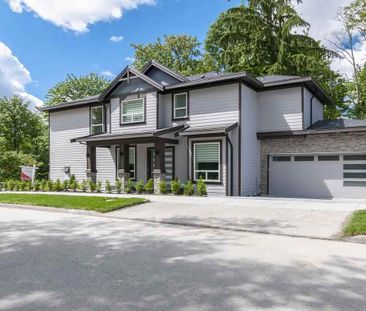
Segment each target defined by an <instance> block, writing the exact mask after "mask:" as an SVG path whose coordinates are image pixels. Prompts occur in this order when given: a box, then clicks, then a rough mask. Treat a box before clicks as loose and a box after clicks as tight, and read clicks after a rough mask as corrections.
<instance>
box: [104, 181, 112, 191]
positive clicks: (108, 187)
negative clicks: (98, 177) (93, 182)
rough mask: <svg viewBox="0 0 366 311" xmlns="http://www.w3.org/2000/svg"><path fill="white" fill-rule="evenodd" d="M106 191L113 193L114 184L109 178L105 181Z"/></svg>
mask: <svg viewBox="0 0 366 311" xmlns="http://www.w3.org/2000/svg"><path fill="white" fill-rule="evenodd" d="M105 191H107V192H108V193H112V186H111V183H110V182H109V180H106V182H105Z"/></svg>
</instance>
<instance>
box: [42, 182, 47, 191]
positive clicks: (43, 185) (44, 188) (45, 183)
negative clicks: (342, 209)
mask: <svg viewBox="0 0 366 311" xmlns="http://www.w3.org/2000/svg"><path fill="white" fill-rule="evenodd" d="M46 189H47V180H46V179H42V180H41V191H46Z"/></svg>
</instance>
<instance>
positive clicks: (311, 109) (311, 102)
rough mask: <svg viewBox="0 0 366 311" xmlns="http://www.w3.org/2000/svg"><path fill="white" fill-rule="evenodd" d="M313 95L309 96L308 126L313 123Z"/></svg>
mask: <svg viewBox="0 0 366 311" xmlns="http://www.w3.org/2000/svg"><path fill="white" fill-rule="evenodd" d="M314 97H315V95H313V96H312V97H311V98H310V126H312V125H313V99H314Z"/></svg>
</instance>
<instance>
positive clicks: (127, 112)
mask: <svg viewBox="0 0 366 311" xmlns="http://www.w3.org/2000/svg"><path fill="white" fill-rule="evenodd" d="M144 121H145V102H144V99H143V98H137V99H131V100H125V101H122V102H121V123H122V124H129V123H140V122H144Z"/></svg>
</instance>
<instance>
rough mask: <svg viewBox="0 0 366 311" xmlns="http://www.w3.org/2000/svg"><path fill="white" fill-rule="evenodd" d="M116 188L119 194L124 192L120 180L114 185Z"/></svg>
mask: <svg viewBox="0 0 366 311" xmlns="http://www.w3.org/2000/svg"><path fill="white" fill-rule="evenodd" d="M114 186H115V187H116V191H117V193H121V192H122V182H121V180H120V179H119V178H117V179H116V183H115V184H114Z"/></svg>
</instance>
